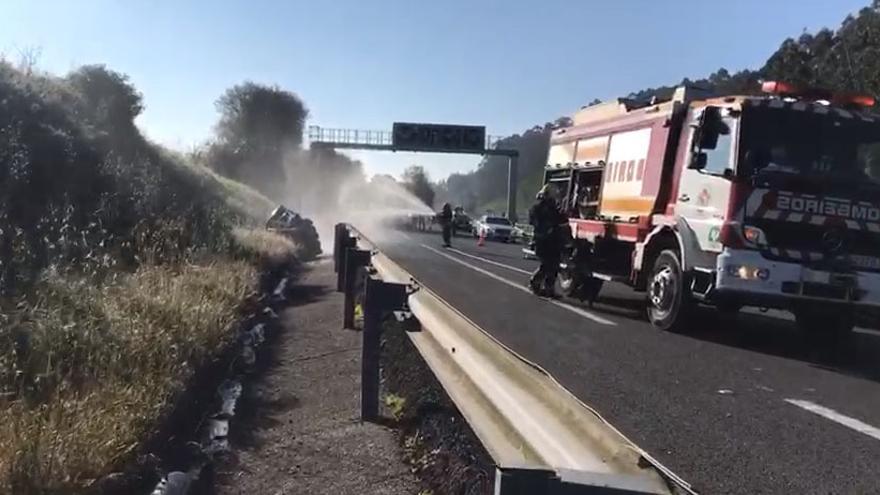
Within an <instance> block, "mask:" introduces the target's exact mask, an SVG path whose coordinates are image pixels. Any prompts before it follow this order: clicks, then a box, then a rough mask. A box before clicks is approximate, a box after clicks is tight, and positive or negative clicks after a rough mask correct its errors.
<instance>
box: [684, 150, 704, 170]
mask: <svg viewBox="0 0 880 495" xmlns="http://www.w3.org/2000/svg"><path fill="white" fill-rule="evenodd" d="M706 163H708V155H706V153H704V152H702V151H694V153H693V154H692V155H691V163H690V165H689V166H688V168H689V169H692V170H703V169H704V168H706Z"/></svg>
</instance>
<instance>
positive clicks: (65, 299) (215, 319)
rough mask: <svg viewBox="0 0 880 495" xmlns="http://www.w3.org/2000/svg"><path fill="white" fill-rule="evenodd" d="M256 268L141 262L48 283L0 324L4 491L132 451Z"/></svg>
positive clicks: (28, 488)
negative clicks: (98, 279)
mask: <svg viewBox="0 0 880 495" xmlns="http://www.w3.org/2000/svg"><path fill="white" fill-rule="evenodd" d="M255 279H256V273H255V269H254V268H253V266H252V265H251V264H250V263H247V262H244V261H223V262H215V263H211V264H207V265H204V266H192V265H182V266H179V267H177V268H173V267H167V266H166V267H144V268H142V269H140V270H139V271H138V272H137V273H135V274H134V275H129V276H125V277H123V278H121V279H118V280H117V281H116V282H115V283H113V284H110V285H107V286H105V287H101V288H96V287H92V286H90V285H89V284H86V283H81V282H76V281H72V280H52V281H49V282H47V283H46V284H44V286H43V287H42V288H41V290H40V292H39V297H38V298H37V300H36V301H34V302H33V304H32V305H30V306H28V307H27V309H19V310H16V311H11V312H7V313H6V319H7V321H6V322H4V323H5V324H4V325H2V327H0V492H2V493H16V494H18V493H69V492H70V491H75V490H76V489H77V488H78V487H81V486H83V484H85V483H87V482H88V480H89V479H91V478H95V477H98V476H100V475H102V474H105V473H106V471H107V470H108V469H109V468H110V467H111V466H112V465H114V463H116V462H118V460H119V459H120V458H122V457H123V456H125V455H126V454H129V453H130V452H132V451H133V450H134V449H135V448H136V446H137V445H138V442H139V441H141V440H142V439H143V438H144V437H145V436H146V435H147V434H148V433H149V432H150V431H151V428H153V427H154V426H155V424H156V421H157V419H158V418H159V417H160V416H161V415H162V414H163V413H164V412H166V410H167V407H168V405H169V404H170V401H171V400H172V398H173V397H174V395H175V394H176V393H178V392H179V391H180V390H181V388H182V386H183V384H184V383H185V381H186V380H187V379H188V378H189V377H190V376H191V374H192V373H193V371H194V369H195V368H197V367H198V366H199V365H200V364H202V363H204V362H205V361H206V360H207V359H209V358H210V357H211V356H213V355H215V354H217V353H218V352H219V350H220V349H222V348H223V347H224V345H225V344H226V343H227V342H228V340H229V339H230V338H233V334H232V332H230V331H229V330H230V328H231V326H232V325H233V323H234V321H235V319H236V317H237V314H236V311H237V307H238V306H239V304H240V303H241V301H242V300H243V299H244V298H245V297H246V295H247V293H248V292H249V291H250V290H251V287H252V286H253V283H254V281H255Z"/></svg>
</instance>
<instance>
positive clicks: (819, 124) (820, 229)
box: [544, 82, 880, 333]
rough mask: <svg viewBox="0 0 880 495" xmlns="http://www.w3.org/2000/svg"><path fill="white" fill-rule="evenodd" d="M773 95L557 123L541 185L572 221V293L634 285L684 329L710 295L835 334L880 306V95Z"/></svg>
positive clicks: (724, 305)
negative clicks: (873, 109)
mask: <svg viewBox="0 0 880 495" xmlns="http://www.w3.org/2000/svg"><path fill="white" fill-rule="evenodd" d="M756 89H757V88H756ZM762 89H763V91H762V92H757V91H756V94H754V95H742V96H711V95H709V94H707V92H706V91H703V90H700V89H697V88H692V87H681V88H677V89H676V90H675V92H674V94H673V95H672V96H671V98H669V99H667V100H665V101H657V100H653V101H641V102H638V101H631V100H626V99H617V100H612V101H608V102H605V103H600V104H597V105H593V106H589V107H585V108H582V109H581V110H580V111H578V112H577V113H576V114H575V115H574V116H573V118H572V123H571V125H569V126H567V127H564V128H559V129H556V130H554V131H553V133H552V135H551V141H550V151H549V155H548V160H547V165H546V168H545V173H544V183H545V184H547V185H549V186H550V190H551V192H553V195H554V196H555V197H556V199H557V200H558V202H559V204H560V207H561V208H563V209H564V210H565V212H566V213H567V214H568V216H569V224H568V227H569V229H570V230H569V233H568V234H567V237H568V241H569V242H568V243H567V246H566V249H565V253H564V256H563V263H562V264H561V265H560V276H559V283H560V285H561V288H562V291H563V292H564V293H565V294H566V295H568V296H572V297H578V298H580V299H587V298H590V299H592V298H594V297H595V295H596V294H597V293H598V291H599V290H600V289H601V286H602V283H603V282H606V281H615V282H623V283H626V284H628V285H630V286H632V287H633V288H634V289H635V290H637V291H643V292H645V293H646V295H647V297H646V299H647V305H646V306H647V316H648V319H649V320H650V322H651V323H652V324H653V325H654V326H655V327H657V328H660V329H663V330H669V331H685V330H687V329H688V327H689V325H688V320H689V318H690V317H691V316H692V314H693V310H694V308H695V307H696V306H698V305H710V306H715V307H716V308H718V309H719V310H721V311H724V312H730V313H734V312H736V311H739V310H740V309H741V308H742V307H744V306H756V307H760V308H776V309H783V310H787V311H791V312H793V313H794V315H795V319H796V321H797V323H798V325H799V326H800V327H801V328H803V329H805V330H808V331H814V332H833V333H840V332H847V331H849V330H851V329H852V328H853V326H854V321H855V317H854V314H855V312H856V311H858V310H860V309H863V308H870V307H873V310H876V309H877V308H878V307H880V116H877V115H874V114H872V113H870V111H869V108H868V107H869V106H872V105H873V103H874V101H873V99H872V98H870V97H864V96H854V95H838V94H832V93H829V92H827V91H820V90H813V89H810V90H799V89H798V88H795V87H793V86H791V85H789V84H785V83H782V82H764V83H763V84H762ZM874 314H876V313H874Z"/></svg>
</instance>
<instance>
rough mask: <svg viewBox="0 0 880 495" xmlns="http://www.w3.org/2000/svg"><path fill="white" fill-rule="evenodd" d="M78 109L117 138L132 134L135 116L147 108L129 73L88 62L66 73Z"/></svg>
mask: <svg viewBox="0 0 880 495" xmlns="http://www.w3.org/2000/svg"><path fill="white" fill-rule="evenodd" d="M66 80H67V83H68V84H69V85H70V87H71V89H73V90H74V93H75V94H76V95H78V98H77V99H76V101H74V108H75V110H76V113H77V114H78V116H79V117H80V118H82V119H83V120H84V121H85V122H87V123H88V124H90V125H91V126H92V127H93V128H94V129H96V130H97V131H99V132H101V133H104V134H107V135H110V136H112V137H114V138H119V137H131V136H132V135H134V134H135V133H136V132H137V130H136V128H135V124H134V119H135V118H136V117H137V116H138V115H140V114H141V112H143V110H144V104H143V97H142V96H141V94H140V93H139V92H138V91H137V89H135V87H134V86H133V85H132V84H131V82H130V81H129V79H128V76H126V75H125V74H121V73H119V72H115V71H112V70H110V69H108V68H106V67H105V66H103V65H84V66H82V67H80V68H78V69H76V70H74V71H73V72H71V73H70V74H68V75H67V77H66Z"/></svg>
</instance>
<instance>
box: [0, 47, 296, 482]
mask: <svg viewBox="0 0 880 495" xmlns="http://www.w3.org/2000/svg"><path fill="white" fill-rule="evenodd" d="M142 110H143V103H142V98H141V95H140V93H138V91H137V90H136V89H135V88H134V87H133V86H132V85H131V84H130V83H129V81H128V79H127V78H126V77H125V76H124V75H122V74H119V73H117V72H114V71H112V70H109V69H107V68H105V67H103V66H85V67H81V68H78V69H76V70H74V71H72V72H70V73H69V74H67V75H64V76H55V75H51V74H45V73H41V72H39V71H37V70H35V69H34V68H33V67H30V66H23V67H15V66H13V65H12V64H10V63H8V62H4V61H0V165H2V167H0V321H2V324H0V493H16V494H19V493H20V494H29V493H40V494H46V493H49V494H51V493H59V494H60V493H65V494H66V493H78V492H80V491H82V490H84V487H86V486H87V485H88V484H89V483H90V482H92V480H94V479H96V478H99V477H101V476H102V475H104V474H107V473H108V472H110V471H111V470H119V469H120V467H121V466H123V465H124V464H125V463H127V462H129V461H130V460H132V458H133V456H135V455H136V454H138V451H139V448H140V445H141V442H143V441H144V440H145V439H146V438H148V437H149V436H150V435H151V434H152V432H153V431H154V428H155V427H156V425H157V424H158V423H159V422H160V421H161V420H162V418H164V417H166V415H168V414H169V412H170V410H171V408H172V406H173V404H174V402H175V400H176V397H177V395H178V394H180V393H181V391H182V390H183V388H184V387H185V385H186V383H187V382H188V380H190V378H191V377H192V376H193V375H194V373H195V372H196V370H197V369H199V368H200V367H201V366H203V365H204V364H205V363H207V362H210V361H211V360H212V359H214V357H215V356H216V355H217V353H218V352H220V350H222V349H224V348H225V347H226V346H227V344H228V343H229V341H230V339H232V338H233V337H234V334H233V333H232V330H234V323H235V322H236V321H237V320H238V318H240V314H239V306H240V305H241V304H242V302H243V301H244V300H245V298H246V297H247V296H248V294H250V293H251V292H252V291H253V290H254V288H255V286H256V283H257V276H258V271H259V270H261V268H262V266H263V264H264V263H265V262H266V261H267V260H268V257H269V256H274V257H276V258H277V259H287V258H289V257H291V256H292V255H294V254H295V253H296V250H297V247H296V246H295V245H294V244H293V243H292V242H290V241H289V240H287V239H284V238H281V237H278V236H272V235H269V234H267V233H265V232H260V231H256V230H251V229H249V228H248V227H247V226H249V225H253V224H255V223H256V222H258V221H260V222H262V221H264V220H265V217H266V215H267V213H268V212H269V209H270V208H271V207H272V206H273V205H272V203H271V202H270V201H269V200H268V199H267V198H265V197H264V196H262V195H261V194H259V193H257V192H256V191H255V190H253V189H251V188H250V187H248V186H245V185H243V184H240V183H237V182H235V181H232V180H229V179H225V178H221V177H219V176H218V175H216V174H215V173H213V172H211V171H210V170H208V169H206V168H204V167H201V166H198V165H194V164H192V163H190V162H189V161H188V159H187V158H186V157H184V156H181V155H179V154H175V153H172V152H169V151H168V150H165V149H162V148H161V147H159V146H156V145H154V144H152V143H150V142H149V141H147V140H146V139H145V138H144V137H143V136H142V135H141V133H140V132H139V130H138V128H137V127H136V126H135V124H134V119H135V118H136V117H137V115H138V114H139V113H140V112H141V111H142Z"/></svg>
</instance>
